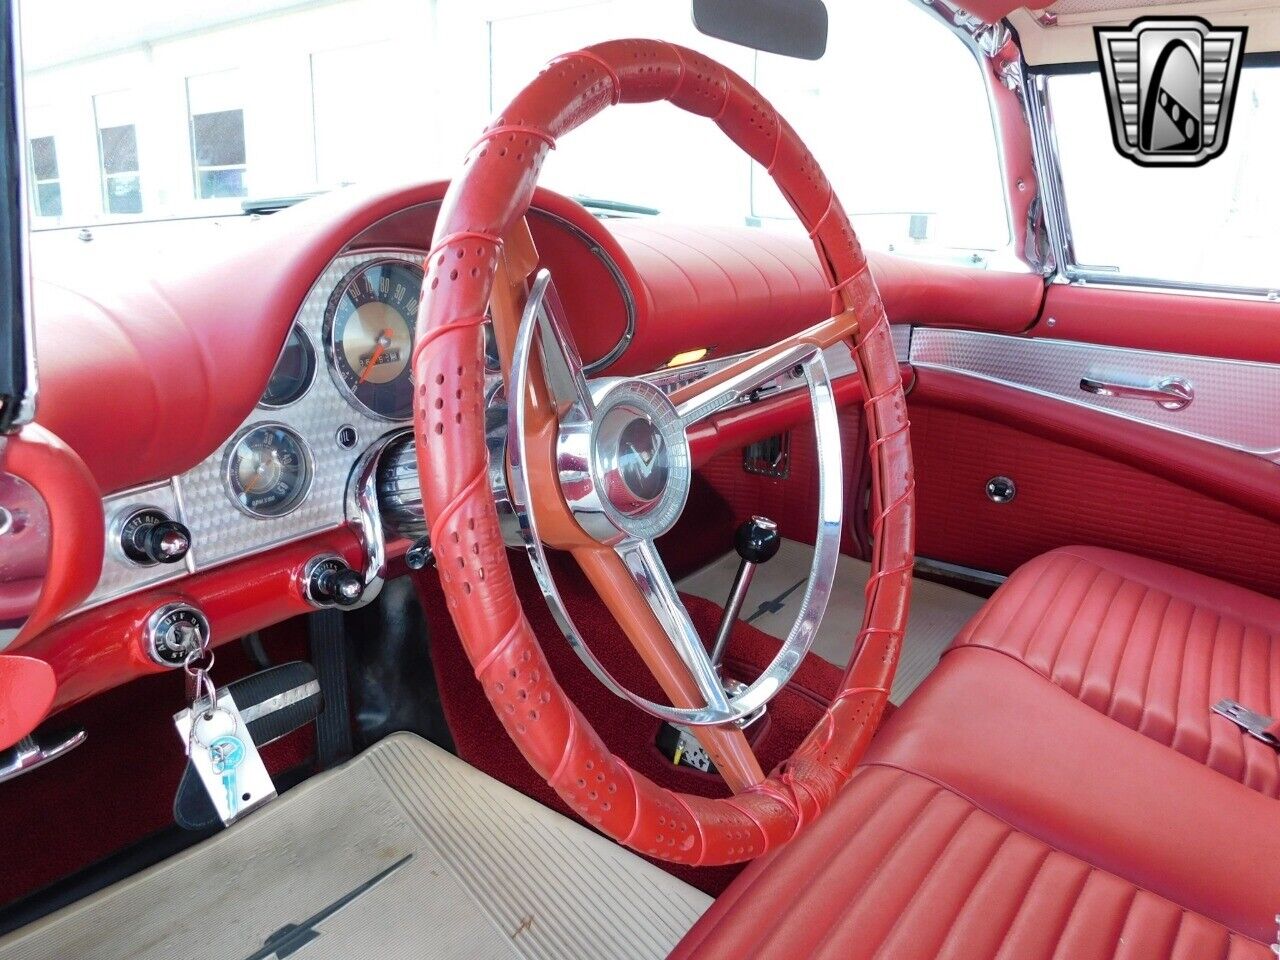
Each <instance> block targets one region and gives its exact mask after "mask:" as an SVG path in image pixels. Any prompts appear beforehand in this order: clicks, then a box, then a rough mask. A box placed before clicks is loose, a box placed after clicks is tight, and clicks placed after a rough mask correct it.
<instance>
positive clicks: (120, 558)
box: [72, 249, 423, 612]
mask: <svg viewBox="0 0 1280 960" xmlns="http://www.w3.org/2000/svg"><path fill="white" fill-rule="evenodd" d="M422 260H423V254H421V253H418V252H414V251H410V250H401V249H373V250H366V251H361V252H359V253H351V254H344V255H342V256H339V257H336V258H335V259H334V260H332V261H331V262H330V263H329V265H328V266H326V267H325V269H324V270H323V271H322V272H321V274H320V276H319V277H318V278H317V279H316V281H315V283H314V284H313V285H312V287H311V289H310V290H309V291H308V292H307V294H306V296H305V298H304V299H303V302H302V306H301V308H299V310H298V312H297V315H296V316H295V318H294V322H293V324H292V325H291V327H290V328H289V332H288V335H287V337H286V340H285V346H284V348H283V350H282V351H281V352H280V355H279V357H278V359H277V361H276V364H275V366H274V367H273V369H272V373H271V376H270V378H269V379H268V381H267V387H266V390H265V391H264V392H263V394H262V396H261V397H260V399H259V401H258V403H257V405H256V406H255V407H254V409H253V412H252V413H251V414H249V416H248V417H246V418H245V420H244V421H243V422H242V423H241V424H240V425H239V426H238V427H237V428H236V430H235V431H234V432H233V433H232V434H231V436H230V437H228V438H227V440H226V442H225V443H223V444H222V445H220V446H219V447H218V448H217V449H216V450H214V451H213V453H211V454H210V455H209V456H208V457H206V458H205V459H204V460H203V461H202V462H201V463H199V464H198V465H196V466H195V467H193V468H192V469H190V470H188V471H186V472H184V473H181V474H179V475H177V476H174V477H171V478H170V479H168V480H166V481H162V482H159V483H153V484H147V485H144V486H140V487H136V488H133V489H130V490H126V491H123V492H121V493H119V494H116V495H113V496H110V497H107V498H105V499H104V501H103V513H104V516H105V519H106V523H107V531H108V532H107V538H106V544H107V546H106V551H105V555H104V558H103V564H102V575H101V578H100V579H99V581H98V585H97V586H96V587H95V588H94V590H93V592H92V593H91V594H90V595H89V597H87V598H86V600H85V601H84V603H83V604H81V605H80V606H79V607H78V608H77V610H83V609H87V608H89V607H93V606H97V605H99V604H102V603H106V602H107V601H110V600H114V599H116V598H118V597H121V596H124V595H126V594H129V593H132V592H134V591H137V590H140V589H142V588H144V587H150V586H155V585H157V584H163V583H168V582H171V581H174V580H178V579H180V578H182V577H185V576H187V575H189V574H192V573H196V572H198V571H201V570H205V569H208V568H210V567H214V566H218V565H220V564H224V563H227V562H229V561H233V560H237V559H239V558H241V557H244V556H247V555H249V554H252V553H256V552H259V551H262V550H266V549H269V548H271V547H273V546H277V545H279V544H283V543H288V542H290V541H293V540H299V539H302V538H304V537H307V536H309V535H311V534H314V533H318V532H320V531H323V530H329V529H332V528H334V527H339V526H342V525H343V524H344V523H345V522H346V521H347V519H348V517H347V511H346V502H347V491H348V487H349V484H350V482H351V478H352V472H353V470H354V469H355V467H356V464H357V463H358V462H359V461H360V459H361V458H362V457H363V456H365V455H366V453H367V452H368V451H369V450H370V449H371V448H374V447H376V446H377V445H379V444H381V443H385V442H386V440H387V439H388V438H389V437H391V436H394V435H396V434H397V433H399V432H401V431H402V430H403V428H405V427H407V426H408V424H409V422H410V420H411V419H412V416H413V404H412V400H413V394H412V385H411V384H410V382H409V354H410V351H411V350H412V345H413V325H414V322H415V320H416V316H417V299H418V295H419V289H420V287H421V283H422ZM139 511H153V512H157V513H160V514H163V515H164V516H165V517H166V518H167V519H171V520H174V521H177V522H178V523H181V524H182V525H184V526H185V527H186V528H187V530H188V531H189V539H190V548H189V549H188V550H187V552H186V554H185V555H184V556H183V557H182V558H181V560H179V561H177V562H173V563H164V562H150V563H148V562H145V560H144V562H142V563H139V562H138V561H137V560H136V559H134V558H131V557H129V556H126V554H125V552H124V551H123V550H122V549H121V548H120V540H121V536H120V534H121V531H123V530H124V529H125V527H126V526H127V525H128V523H129V520H130V518H132V517H134V516H135V515H137V514H138V513H139ZM72 612H77V611H72Z"/></svg>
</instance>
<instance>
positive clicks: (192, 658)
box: [182, 647, 218, 680]
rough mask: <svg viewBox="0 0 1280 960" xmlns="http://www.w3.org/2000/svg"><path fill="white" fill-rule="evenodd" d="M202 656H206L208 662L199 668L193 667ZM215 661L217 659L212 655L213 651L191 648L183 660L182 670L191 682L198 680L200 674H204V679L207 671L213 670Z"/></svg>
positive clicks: (206, 648)
mask: <svg viewBox="0 0 1280 960" xmlns="http://www.w3.org/2000/svg"><path fill="white" fill-rule="evenodd" d="M204 656H208V658H209V662H208V663H206V664H202V665H200V666H195V662H196V661H197V660H199V659H200V658H201V657H204ZM217 659H218V658H217V657H216V656H215V655H214V653H213V651H212V650H211V649H209V648H208V647H193V648H192V649H191V650H190V651H189V652H188V653H187V655H186V657H184V658H183V660H182V669H183V671H184V672H185V673H186V675H187V676H188V677H191V678H192V679H193V680H198V677H199V675H200V674H204V675H205V676H206V677H207V676H208V674H209V671H210V670H212V669H213V665H214V663H215V662H216V661H217Z"/></svg>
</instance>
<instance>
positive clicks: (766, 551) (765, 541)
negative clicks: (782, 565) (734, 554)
mask: <svg viewBox="0 0 1280 960" xmlns="http://www.w3.org/2000/svg"><path fill="white" fill-rule="evenodd" d="M780 546H782V537H781V536H779V535H778V525H777V524H776V523H774V522H773V521H772V520H770V519H769V518H768V517H752V518H751V519H750V520H748V521H746V522H745V523H743V524H742V526H740V527H738V531H737V533H735V534H734V535H733V547H734V549H735V550H737V551H738V556H740V557H741V558H742V559H743V560H745V561H746V562H747V563H766V562H768V561H769V560H772V559H773V557H774V555H775V554H776V553H777V552H778V547H780Z"/></svg>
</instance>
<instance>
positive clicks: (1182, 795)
mask: <svg viewBox="0 0 1280 960" xmlns="http://www.w3.org/2000/svg"><path fill="white" fill-rule="evenodd" d="M1277 857H1280V806H1277V804H1276V803H1275V801H1274V800H1271V799H1268V798H1265V797H1263V796H1261V795H1260V794H1258V793H1256V792H1255V791H1252V790H1248V789H1246V788H1244V787H1242V786H1241V785H1240V784H1238V783H1234V782H1232V781H1231V780H1228V779H1227V778H1225V777H1222V776H1220V775H1218V774H1217V773H1215V772H1213V771H1211V770H1208V769H1206V768H1205V767H1203V766H1202V765H1200V764H1197V763H1195V762H1193V761H1191V760H1189V759H1187V758H1186V757H1184V756H1181V755H1180V754H1178V753H1176V752H1174V751H1172V750H1169V749H1167V748H1165V747H1163V746H1161V745H1159V744H1157V743H1154V742H1152V741H1151V740H1148V739H1146V738H1144V737H1140V736H1138V735H1136V734H1134V732H1133V731H1131V730H1127V729H1125V728H1124V727H1122V726H1120V725H1119V724H1116V723H1114V722H1112V721H1111V720H1109V719H1108V718H1106V717H1104V716H1102V715H1100V714H1098V713H1097V712H1095V711H1094V710H1092V709H1090V708H1089V707H1086V706H1085V705H1084V704H1082V703H1080V702H1079V701H1077V700H1075V699H1074V698H1073V697H1071V696H1069V695H1067V694H1066V693H1064V692H1063V691H1061V690H1059V689H1058V688H1056V687H1055V686H1054V685H1052V684H1051V683H1049V682H1047V681H1046V680H1044V679H1043V678H1042V677H1040V676H1038V675H1037V674H1035V673H1034V672H1033V671H1031V670H1028V669H1027V668H1026V667H1025V666H1023V665H1022V664H1020V663H1017V662H1015V661H1014V660H1012V659H1011V658H1009V657H1007V656H1004V655H1002V654H1000V653H995V652H992V651H990V650H984V649H976V648H964V649H958V650H955V651H953V652H952V653H950V654H949V655H948V656H946V657H945V658H944V659H943V662H942V664H941V666H939V668H938V670H936V671H935V672H934V674H933V676H932V677H931V678H930V679H929V681H927V682H926V684H925V685H924V686H923V687H921V689H920V690H919V691H918V692H917V693H916V694H915V696H913V697H912V698H911V699H910V700H909V701H908V702H907V704H906V705H905V706H904V707H903V708H902V709H901V710H899V711H898V712H897V713H895V714H894V715H893V717H892V718H891V719H890V720H889V721H888V723H887V724H886V725H885V728H884V729H883V731H882V732H881V733H880V734H879V735H878V736H877V738H876V740H875V742H874V744H873V745H872V749H871V750H870V751H869V752H868V754H867V757H866V759H865V761H864V764H863V766H862V767H861V768H860V770H859V772H858V773H857V774H856V775H855V777H854V779H853V780H852V781H851V782H850V784H849V786H848V788H847V789H845V790H844V791H843V792H842V793H841V794H840V796H839V797H838V799H837V800H836V802H835V803H834V804H833V806H832V808H831V809H830V811H828V813H827V814H826V815H825V816H824V817H823V818H822V819H821V820H819V821H818V822H817V823H814V824H812V825H811V826H810V827H809V829H808V830H806V831H804V832H803V833H801V834H800V836H799V837H797V838H796V839H795V840H794V841H792V842H791V843H790V844H788V845H787V846H786V847H784V848H783V849H782V850H781V851H779V852H777V853H775V854H773V855H771V856H770V857H767V858H765V859H763V860H761V861H759V862H757V863H756V864H753V865H752V866H751V867H749V868H748V869H747V870H745V871H744V872H743V873H742V875H741V876H740V877H739V878H738V879H737V880H736V881H735V882H734V883H733V884H732V885H731V886H730V887H729V890H728V891H727V892H726V893H725V894H724V895H723V896H722V897H721V898H720V899H719V900H717V901H716V903H715V904H714V905H713V907H712V908H711V910H710V911H708V913H707V914H706V915H705V916H704V917H703V918H702V919H701V920H700V921H699V922H698V923H697V924H696V925H695V926H694V928H693V929H692V930H691V931H690V932H689V934H688V936H687V937H686V939H685V941H684V942H683V943H682V944H681V946H680V948H679V949H677V951H676V952H675V954H674V955H673V956H675V957H677V958H709V957H728V956H768V957H841V958H857V957H871V956H882V957H894V958H898V960H916V958H919V960H924V958H930V960H932V958H934V957H963V958H965V960H977V958H982V957H993V958H994V957H1009V958H1018V960H1035V958H1040V957H1043V958H1046V960H1047V958H1050V957H1071V958H1072V960H1091V958H1104V957H1105V958H1111V957H1162V958H1203V957H1228V958H1245V957H1249V958H1253V957H1257V958H1262V957H1269V956H1271V954H1270V951H1269V950H1268V948H1267V947H1266V946H1264V944H1267V943H1270V942H1271V940H1272V938H1273V937H1274V935H1275V919H1274V916H1275V912H1276V904H1277V903H1280V874H1277V872H1276V870H1275V869H1274V864H1275V863H1276V862H1277Z"/></svg>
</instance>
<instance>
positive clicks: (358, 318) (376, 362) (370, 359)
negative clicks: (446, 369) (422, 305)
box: [324, 260, 422, 420]
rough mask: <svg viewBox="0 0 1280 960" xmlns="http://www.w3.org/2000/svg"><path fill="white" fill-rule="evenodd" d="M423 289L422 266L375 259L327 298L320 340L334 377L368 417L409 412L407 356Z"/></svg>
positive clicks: (404, 415)
mask: <svg viewBox="0 0 1280 960" xmlns="http://www.w3.org/2000/svg"><path fill="white" fill-rule="evenodd" d="M421 290H422V268H421V267H419V266H417V265H415V264H413V263H408V262H406V261H404V260H374V261H371V262H370V263H366V264H363V265H361V266H360V267H357V268H356V269H355V270H353V271H352V272H351V273H349V274H347V276H346V277H345V278H343V281H342V283H340V284H339V285H338V289H337V290H336V291H335V292H334V295H333V296H332V297H331V298H330V300H329V306H328V309H327V310H326V311H325V316H324V341H325V351H326V352H327V354H328V357H329V362H330V364H331V370H332V372H333V377H334V380H335V381H336V382H337V384H338V386H339V388H340V389H341V390H342V392H343V393H344V394H345V395H346V397H347V399H348V400H350V401H351V403H352V405H353V406H355V407H356V409H358V410H362V411H364V412H365V413H367V414H369V415H370V416H373V417H378V418H380V419H382V420H407V419H409V417H411V416H413V384H412V383H411V382H410V373H411V371H410V370H409V358H410V355H411V354H412V352H413V330H414V324H415V323H416V321H417V317H418V295H419V293H420V292H421Z"/></svg>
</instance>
